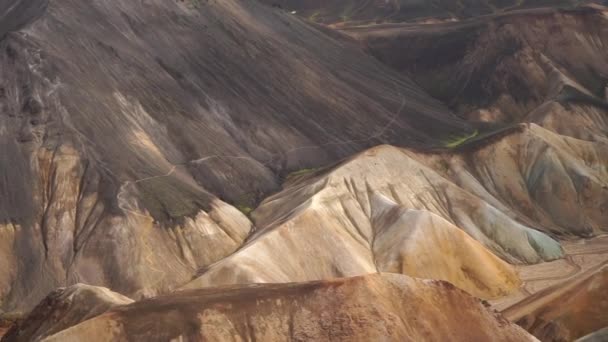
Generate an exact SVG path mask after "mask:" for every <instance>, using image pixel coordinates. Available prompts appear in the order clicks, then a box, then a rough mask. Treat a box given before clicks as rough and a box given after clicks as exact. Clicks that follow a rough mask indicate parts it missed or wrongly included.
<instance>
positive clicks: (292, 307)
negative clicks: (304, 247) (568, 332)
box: [15, 274, 535, 342]
mask: <svg viewBox="0 0 608 342" xmlns="http://www.w3.org/2000/svg"><path fill="white" fill-rule="evenodd" d="M81 305H82V306H85V307H86V306H87V305H88V303H87V302H86V301H85V302H84V303H82V304H81ZM33 314H35V313H33ZM38 319H45V316H44V315H42V316H39V317H38ZM77 323H78V320H75V321H74V324H75V325H74V326H73V327H71V328H69V329H66V330H64V331H61V332H59V333H56V334H53V335H51V336H49V337H46V338H44V339H42V340H43V341H49V342H50V341H62V342H64V341H82V340H87V341H91V342H94V341H119V340H131V341H168V340H184V341H202V340H205V341H207V340H209V341H226V340H236V341H242V340H255V341H287V340H289V341H329V340H332V341H381V340H392V341H431V340H433V341H441V340H446V339H449V340H451V341H489V340H491V341H534V340H535V339H534V338H533V337H532V336H530V335H529V334H527V333H526V332H525V331H523V330H522V329H521V328H519V327H517V326H515V325H514V324H512V323H509V322H507V321H506V320H504V319H503V318H502V317H501V316H499V315H497V314H495V313H493V312H491V311H490V310H489V309H488V308H486V307H484V306H483V305H482V304H481V303H480V302H479V301H478V300H476V299H474V298H472V297H470V296H468V295H466V294H465V293H464V292H462V291H460V290H458V289H456V288H454V287H453V286H451V285H450V284H448V283H444V282H438V281H424V280H414V279H412V278H408V277H405V276H399V275H393V274H374V275H368V276H365V277H357V278H350V279H337V280H332V281H323V282H313V283H302V284H281V285H270V284H269V285H249V286H240V287H228V288H214V289H206V290H194V291H184V292H177V293H174V294H171V295H168V296H161V297H158V298H154V299H150V300H144V301H142V302H138V303H135V304H132V305H126V306H122V307H118V308H115V309H112V310H110V311H109V312H107V313H105V314H103V315H101V316H98V317H96V318H93V319H89V320H87V321H85V322H83V323H80V324H77ZM47 335H48V334H46V333H41V334H39V335H37V337H38V338H41V337H45V336H47ZM15 341H22V340H20V339H16V340H15ZM23 341H25V340H23Z"/></svg>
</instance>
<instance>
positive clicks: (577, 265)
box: [491, 235, 608, 311]
mask: <svg viewBox="0 0 608 342" xmlns="http://www.w3.org/2000/svg"><path fill="white" fill-rule="evenodd" d="M562 245H563V247H564V251H565V253H566V257H565V258H564V259H560V260H556V261H552V262H546V263H542V264H537V265H525V266H517V270H518V271H519V273H520V276H521V279H522V281H523V285H522V287H521V288H520V290H519V291H518V292H515V293H513V294H511V295H509V296H507V297H504V298H501V299H497V300H493V301H491V303H492V305H493V306H494V307H495V308H496V309H497V310H499V311H502V310H504V309H506V308H508V307H510V306H511V305H513V304H515V303H517V302H519V301H521V300H523V299H525V298H527V297H529V296H531V295H533V294H534V293H536V292H538V291H541V290H543V289H546V288H547V287H549V286H552V285H555V284H558V283H561V282H564V281H566V280H569V279H572V278H574V277H576V276H578V275H580V274H581V273H582V272H584V271H586V270H588V269H590V268H592V267H595V266H597V265H599V264H601V263H603V262H606V261H608V235H603V236H599V237H596V238H593V239H588V240H578V241H564V242H562Z"/></svg>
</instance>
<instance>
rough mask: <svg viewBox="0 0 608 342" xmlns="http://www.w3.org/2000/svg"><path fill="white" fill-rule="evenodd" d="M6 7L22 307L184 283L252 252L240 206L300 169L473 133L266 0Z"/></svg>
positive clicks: (5, 302)
mask: <svg viewBox="0 0 608 342" xmlns="http://www.w3.org/2000/svg"><path fill="white" fill-rule="evenodd" d="M2 9H3V12H1V13H2V15H0V18H4V19H3V21H2V22H3V24H2V25H1V26H0V27H3V28H4V29H3V32H2V37H3V39H2V41H1V42H0V45H1V46H0V51H2V53H1V54H0V65H2V67H1V68H0V79H2V80H3V84H2V87H1V92H0V108H1V110H0V113H1V114H0V131H2V135H1V136H0V146H1V148H2V155H3V156H4V157H3V158H2V167H1V168H0V172H1V173H2V174H1V176H0V193H1V194H2V195H1V196H0V234H1V235H2V246H1V247H0V255H1V256H2V260H3V261H2V262H3V264H4V265H3V267H2V270H0V298H2V300H1V303H2V304H1V305H0V307H3V308H4V309H7V310H12V309H15V308H19V309H21V308H29V307H31V306H33V305H35V304H36V303H37V302H38V301H39V300H40V299H41V298H42V297H43V296H44V295H46V294H47V293H48V292H49V291H51V290H52V289H54V288H55V287H57V286H63V285H66V284H71V283H75V282H85V283H94V284H98V285H105V286H109V287H111V288H112V289H114V290H119V291H121V292H122V293H127V294H130V295H133V296H135V297H139V296H143V295H152V294H155V293H158V292H162V291H166V290H169V289H171V288H173V287H175V286H176V285H177V284H180V283H183V282H186V281H187V280H189V279H190V278H191V277H192V275H193V274H195V273H196V271H197V270H198V269H200V268H203V267H205V266H207V265H209V264H211V263H213V262H215V261H217V260H219V259H221V258H222V257H224V256H227V255H229V254H230V253H232V252H233V251H234V250H235V249H237V248H238V247H239V246H240V245H241V243H242V242H243V240H244V239H245V238H246V237H247V235H248V233H249V231H250V230H251V228H252V225H251V223H250V222H249V220H248V219H247V217H246V216H245V215H243V214H241V213H240V212H239V210H237V209H236V208H240V209H241V211H243V212H247V211H248V209H247V208H249V207H253V206H255V204H256V203H257V202H258V201H259V200H260V199H261V198H262V197H263V196H265V195H266V194H269V193H271V192H273V191H276V190H278V189H279V184H280V180H281V179H282V177H284V176H285V175H286V174H287V173H288V172H289V171H291V170H298V169H301V168H304V167H317V166H321V165H326V164H328V163H332V162H335V161H337V160H339V159H341V158H344V157H346V156H348V155H350V154H352V153H354V152H358V151H360V150H362V149H364V148H366V147H369V146H373V145H376V144H378V143H385V142H390V143H394V144H402V145H408V146H417V147H419V148H429V147H432V146H440V145H441V141H440V137H442V136H446V135H453V134H463V132H470V131H472V130H473V128H472V127H471V125H470V124H468V123H466V122H464V121H463V120H461V119H459V118H457V117H456V116H454V115H453V114H452V113H451V112H450V111H449V110H448V109H447V108H446V107H445V106H444V105H442V104H441V103H440V102H439V101H437V100H434V99H432V98H431V97H430V96H428V95H426V94H425V93H424V92H423V91H421V90H420V89H419V88H418V87H417V86H416V85H415V84H414V83H413V82H411V81H410V80H409V79H407V78H406V77H403V76H400V75H398V74H396V73H394V72H393V71H392V70H390V69H389V68H388V67H386V66H384V65H382V64H381V63H380V62H378V61H376V60H375V59H374V58H372V57H370V56H368V55H366V54H364V53H363V52H362V51H361V50H360V49H358V47H357V46H356V44H354V43H352V41H351V40H349V39H348V38H345V37H343V36H341V35H328V34H326V32H325V31H324V30H323V29H321V28H317V27H312V26H310V25H308V24H306V23H304V22H302V21H301V20H298V19H297V18H295V17H293V16H292V15H289V14H286V13H283V12H282V11H280V10H277V9H272V8H269V7H267V6H263V5H260V4H257V3H256V2H253V1H237V0H229V1H222V2H193V3H190V2H174V1H160V0H158V1H152V2H146V3H140V2H135V3H134V2H129V1H122V0H111V1H104V2H99V1H93V2H82V1H75V0H74V1H62V2H48V3H47V2H45V1H42V0H36V1H12V2H11V5H10V6H9V7H7V8H2ZM7 11H8V12H7ZM161 18H162V19H161ZM226 202H229V203H231V204H233V205H234V206H231V205H228V204H227V203H226ZM125 264H130V265H132V268H129V269H125V268H124V267H123V265H125Z"/></svg>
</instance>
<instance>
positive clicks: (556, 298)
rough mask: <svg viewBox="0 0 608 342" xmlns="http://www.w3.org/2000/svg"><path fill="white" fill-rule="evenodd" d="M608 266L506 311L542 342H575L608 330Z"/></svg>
mask: <svg viewBox="0 0 608 342" xmlns="http://www.w3.org/2000/svg"><path fill="white" fill-rule="evenodd" d="M607 288H608V264H607V263H604V264H603V265H601V266H599V267H596V268H594V269H591V270H589V271H587V272H585V274H583V275H581V276H580V277H577V278H575V279H573V280H570V281H567V282H565V283H562V284H558V285H555V286H552V287H550V288H548V289H545V290H543V291H541V292H539V293H536V294H534V296H532V297H530V298H527V299H525V300H523V301H522V302H520V303H517V304H515V305H514V306H512V307H510V308H508V309H506V310H505V311H503V313H504V315H505V316H506V317H508V318H509V319H510V320H512V321H517V323H518V324H519V325H521V326H522V327H524V328H525V329H526V330H528V331H529V332H531V333H532V334H534V335H535V336H536V337H538V338H539V339H540V340H542V341H572V340H574V339H577V338H579V337H583V336H585V335H587V334H589V333H592V332H595V331H597V330H600V329H602V328H604V327H606V326H608V315H606V313H607V312H608V299H607V298H606V297H607V293H606V289H607Z"/></svg>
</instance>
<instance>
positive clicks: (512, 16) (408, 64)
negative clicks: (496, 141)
mask: <svg viewBox="0 0 608 342" xmlns="http://www.w3.org/2000/svg"><path fill="white" fill-rule="evenodd" d="M605 13H606V11H605V9H604V8H602V7H579V8H576V9H568V10H564V9H555V8H543V9H531V10H526V11H517V12H512V13H507V14H500V15H491V16H484V17H479V18H474V19H470V20H465V21H461V22H455V23H444V24H433V25H422V24H387V25H371V26H361V27H352V28H346V29H345V30H344V32H346V33H349V34H350V35H352V36H353V37H356V38H358V39H359V40H360V41H361V43H362V44H364V45H365V46H366V48H367V49H369V51H370V53H371V54H373V55H374V56H376V57H377V58H378V59H379V60H381V61H383V62H385V63H386V64H388V65H390V66H392V67H394V68H395V69H397V70H400V71H401V72H403V73H404V74H407V75H410V76H411V77H412V78H413V79H414V80H415V81H416V82H417V83H418V84H419V85H420V86H422V87H423V88H424V89H425V90H426V91H427V92H428V93H429V94H431V95H432V96H433V97H435V98H437V99H440V100H442V101H443V102H444V103H447V104H448V105H449V106H450V108H452V109H453V110H454V111H455V112H456V113H458V114H459V115H460V116H462V117H463V118H466V119H468V120H471V121H484V122H500V123H512V122H522V121H524V122H535V123H539V124H542V125H544V126H546V127H547V126H549V128H550V129H554V130H555V131H557V132H558V133H562V134H566V135H570V136H574V137H575V138H579V139H585V140H595V139H603V138H602V137H601V136H602V134H604V133H605V132H606V122H605V115H606V114H605V113H606V109H607V108H608V106H607V102H606V94H605V89H604V88H605V87H606V84H607V82H608V80H607V79H606V76H605V75H607V74H608V69H607V67H606V66H607V65H608V63H607V62H608V60H607V59H606V57H605V56H606V54H605V48H604V42H606V41H608V31H606V29H605V28H606V23H607V19H606V16H605ZM581 107H582V108H581ZM589 107H592V108H589ZM566 115H568V116H577V117H579V116H580V117H581V118H580V119H578V120H575V122H576V123H575V124H576V125H577V126H582V127H580V128H581V129H580V130H576V129H570V128H568V127H566V126H567V125H560V123H559V121H560V118H563V117H564V116H566ZM575 128H579V127H575Z"/></svg>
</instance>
